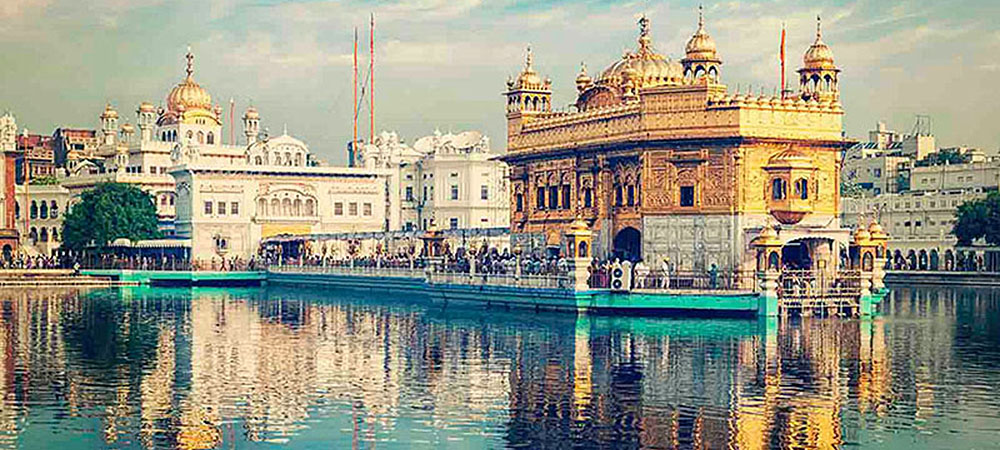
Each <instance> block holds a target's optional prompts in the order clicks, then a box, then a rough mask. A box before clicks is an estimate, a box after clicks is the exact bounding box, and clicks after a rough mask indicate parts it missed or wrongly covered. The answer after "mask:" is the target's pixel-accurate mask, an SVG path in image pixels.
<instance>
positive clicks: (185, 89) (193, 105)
mask: <svg viewBox="0 0 1000 450" xmlns="http://www.w3.org/2000/svg"><path fill="white" fill-rule="evenodd" d="M185 57H186V58H187V77H185V78H184V81H181V82H180V84H178V85H177V86H174V88H173V89H172V90H171V91H170V94H168V95H167V110H168V111H174V112H179V111H185V110H190V109H204V110H211V109H212V96H211V95H209V94H208V91H206V90H205V89H204V88H202V87H201V86H200V85H198V83H196V82H195V81H194V78H193V77H192V74H193V73H194V55H193V54H191V49H190V48H188V53H187V55H186V56H185Z"/></svg>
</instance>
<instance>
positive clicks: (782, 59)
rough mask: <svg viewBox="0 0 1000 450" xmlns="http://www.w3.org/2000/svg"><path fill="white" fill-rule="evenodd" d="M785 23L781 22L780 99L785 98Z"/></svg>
mask: <svg viewBox="0 0 1000 450" xmlns="http://www.w3.org/2000/svg"><path fill="white" fill-rule="evenodd" d="M786 89H787V86H786V85H785V23H784V22H781V98H785V90H786Z"/></svg>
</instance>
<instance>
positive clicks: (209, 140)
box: [205, 131, 215, 145]
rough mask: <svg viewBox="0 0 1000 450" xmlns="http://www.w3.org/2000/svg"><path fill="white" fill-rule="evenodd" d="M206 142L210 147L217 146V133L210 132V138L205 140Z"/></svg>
mask: <svg viewBox="0 0 1000 450" xmlns="http://www.w3.org/2000/svg"><path fill="white" fill-rule="evenodd" d="M205 142H206V143H207V144H210V145H211V144H215V133H213V132H211V131H209V132H208V137H207V138H206V139H205Z"/></svg>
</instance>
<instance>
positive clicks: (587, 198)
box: [583, 188, 594, 208]
mask: <svg viewBox="0 0 1000 450" xmlns="http://www.w3.org/2000/svg"><path fill="white" fill-rule="evenodd" d="M593 195H594V194H593V193H592V189H590V188H585V189H584V190H583V207H584V208H590V207H592V206H593V203H594V199H593Z"/></svg>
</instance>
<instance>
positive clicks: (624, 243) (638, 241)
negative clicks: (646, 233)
mask: <svg viewBox="0 0 1000 450" xmlns="http://www.w3.org/2000/svg"><path fill="white" fill-rule="evenodd" d="M614 256H615V257H616V258H618V259H621V260H629V261H636V260H638V259H640V258H642V233H640V232H639V230H637V229H635V228H632V227H625V228H622V229H621V231H619V232H618V234H616V235H615V242H614Z"/></svg>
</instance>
